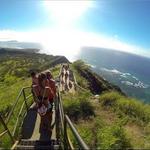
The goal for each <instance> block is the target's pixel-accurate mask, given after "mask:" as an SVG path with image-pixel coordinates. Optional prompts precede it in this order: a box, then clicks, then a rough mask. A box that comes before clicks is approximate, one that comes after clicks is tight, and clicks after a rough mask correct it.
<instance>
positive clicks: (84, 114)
mask: <svg viewBox="0 0 150 150" xmlns="http://www.w3.org/2000/svg"><path fill="white" fill-rule="evenodd" d="M69 97H70V95H68V96H66V97H64V101H63V102H64V109H65V112H66V113H67V114H68V116H69V117H70V118H71V119H73V120H74V121H78V119H79V118H84V119H88V118H89V117H90V116H94V115H95V114H94V107H93V106H92V104H91V103H90V102H89V100H88V97H89V93H88V92H87V93H86V92H85V93H82V92H79V93H78V94H76V96H74V97H73V98H72V99H70V98H69Z"/></svg>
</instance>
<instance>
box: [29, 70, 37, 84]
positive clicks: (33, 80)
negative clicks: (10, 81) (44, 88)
mask: <svg viewBox="0 0 150 150" xmlns="http://www.w3.org/2000/svg"><path fill="white" fill-rule="evenodd" d="M31 78H32V85H38V77H37V75H36V73H35V72H34V71H33V72H31Z"/></svg>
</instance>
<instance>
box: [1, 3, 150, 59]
mask: <svg viewBox="0 0 150 150" xmlns="http://www.w3.org/2000/svg"><path fill="white" fill-rule="evenodd" d="M148 4H150V2H148V1H136V0H131V1H129V0H127V1H124V0H122V1H118V0H114V1H112V0H110V1H107V2H106V1H104V0H101V1H33V0H30V1H21V2H18V1H17V0H13V1H11V5H9V6H8V1H7V0H6V1H2V2H1V6H0V8H1V9H2V12H3V13H2V14H1V15H0V20H1V22H0V41H10V40H17V41H19V42H36V43H40V44H42V46H43V51H44V52H45V53H48V54H54V55H58V54H59V55H62V54H63V55H68V56H71V55H72V56H73V55H74V56H75V55H76V54H78V52H79V50H80V48H81V47H86V46H88V47H99V48H106V49H114V50H119V51H125V52H128V53H133V54H136V55H141V56H145V57H149V58H150V45H149V43H150V30H149V28H148V26H149V25H150V17H149V14H150V5H148ZM126 10H128V11H126ZM148 12H149V13H148Z"/></svg>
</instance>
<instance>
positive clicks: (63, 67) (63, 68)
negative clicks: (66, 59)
mask: <svg viewBox="0 0 150 150" xmlns="http://www.w3.org/2000/svg"><path fill="white" fill-rule="evenodd" d="M64 77H65V66H64V65H63V66H62V70H61V74H60V84H61V86H62V91H64V85H65V82H64Z"/></svg>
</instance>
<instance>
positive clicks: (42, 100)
mask: <svg viewBox="0 0 150 150" xmlns="http://www.w3.org/2000/svg"><path fill="white" fill-rule="evenodd" d="M47 84H48V80H47V77H46V75H45V74H44V73H41V74H39V76H38V86H34V88H33V90H34V93H35V95H36V98H37V99H38V113H39V115H40V116H41V124H40V131H41V130H47V131H48V132H49V133H51V121H52V107H53V106H52V105H51V103H50V97H52V96H51V95H53V92H52V90H51V88H50V87H48V86H47Z"/></svg>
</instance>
